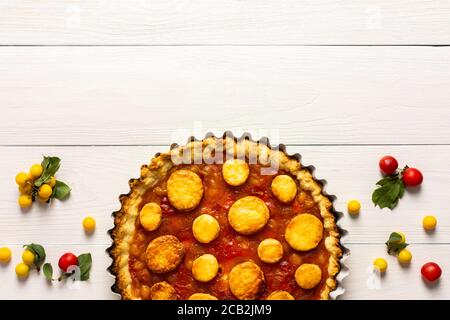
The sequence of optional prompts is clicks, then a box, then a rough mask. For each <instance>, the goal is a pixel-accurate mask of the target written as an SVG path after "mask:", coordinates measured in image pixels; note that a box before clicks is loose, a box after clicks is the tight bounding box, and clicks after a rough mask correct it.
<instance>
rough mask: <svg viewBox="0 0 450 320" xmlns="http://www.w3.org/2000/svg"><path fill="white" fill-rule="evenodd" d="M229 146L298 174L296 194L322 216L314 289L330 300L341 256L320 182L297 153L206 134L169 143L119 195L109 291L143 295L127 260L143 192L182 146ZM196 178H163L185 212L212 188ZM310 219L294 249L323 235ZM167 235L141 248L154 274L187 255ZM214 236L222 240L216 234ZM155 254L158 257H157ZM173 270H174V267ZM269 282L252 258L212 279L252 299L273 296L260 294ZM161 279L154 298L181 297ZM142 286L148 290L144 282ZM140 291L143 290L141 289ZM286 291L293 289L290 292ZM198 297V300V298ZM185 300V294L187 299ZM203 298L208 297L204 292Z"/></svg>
mask: <svg viewBox="0 0 450 320" xmlns="http://www.w3.org/2000/svg"><path fill="white" fill-rule="evenodd" d="M230 145H231V146H233V149H232V150H234V152H235V154H237V152H238V151H239V150H240V151H241V150H244V152H245V154H246V156H247V155H249V154H250V153H251V152H256V154H258V155H262V154H264V155H269V156H270V157H273V158H276V159H278V160H279V169H280V170H282V171H283V172H285V173H287V174H289V175H290V176H292V177H295V178H296V182H297V183H298V187H299V189H298V193H297V198H298V199H300V198H301V199H303V198H305V197H306V199H308V194H309V197H310V198H311V199H310V200H311V201H310V203H309V204H310V205H311V206H312V205H314V206H316V207H317V212H318V215H319V216H320V218H321V221H320V220H319V219H317V218H316V219H317V220H319V222H320V223H321V224H322V225H323V239H322V240H323V245H321V246H322V247H323V250H324V252H326V255H323V256H326V257H327V261H325V262H323V261H322V262H323V263H324V264H323V268H324V272H325V278H324V280H322V282H321V283H320V285H319V288H320V291H318V295H317V297H318V298H320V299H329V297H330V292H331V291H333V290H334V289H336V287H337V282H336V275H337V274H338V272H339V270H340V263H339V259H340V258H341V256H342V249H341V246H340V243H339V238H340V235H339V229H338V228H337V226H336V223H335V217H334V215H333V213H332V203H331V201H330V200H329V198H328V197H327V196H326V195H324V194H323V192H322V185H321V184H320V183H319V182H318V181H316V180H315V179H314V178H313V176H312V174H311V172H310V170H309V169H308V168H304V167H302V165H301V163H300V161H299V160H298V158H297V157H293V156H288V155H287V154H286V153H285V152H284V151H282V150H273V149H271V148H270V147H269V146H267V145H266V144H264V143H258V142H255V141H252V140H250V139H248V138H244V139H240V140H237V139H235V138H232V137H226V136H224V137H223V138H216V137H207V138H205V139H204V140H201V141H191V142H189V143H188V144H187V145H186V146H183V147H173V148H172V149H171V150H170V151H169V152H168V153H163V154H157V155H156V156H155V157H154V158H153V159H152V160H151V163H150V164H149V165H144V166H142V167H141V176H140V178H139V179H132V180H130V183H129V185H130V192H129V193H128V194H126V195H121V196H120V202H121V204H122V207H121V209H120V210H119V211H118V212H115V213H114V219H115V227H114V228H113V229H112V230H111V231H110V234H111V237H112V239H113V245H112V246H111V248H109V249H108V251H109V253H110V255H111V257H112V258H113V263H112V265H111V267H110V271H111V272H112V273H113V274H114V275H115V276H116V282H115V284H114V285H113V287H112V290H113V291H114V292H117V293H119V294H120V295H121V297H122V299H142V298H143V296H142V294H140V293H139V291H136V288H134V287H133V274H132V272H131V270H130V265H129V260H130V259H131V255H132V254H133V250H136V249H135V248H134V247H133V241H134V236H135V234H136V233H137V227H136V221H138V220H139V212H140V208H141V203H142V201H143V199H144V196H145V194H146V193H147V192H148V191H149V190H152V189H153V188H155V187H157V184H158V183H159V182H161V181H162V180H163V179H167V176H168V175H169V174H170V172H171V170H173V168H175V167H176V166H177V165H178V164H176V163H174V161H173V159H179V158H180V157H183V156H185V152H186V150H195V149H198V148H199V149H201V150H205V151H206V150H208V149H212V148H216V147H217V146H227V147H228V146H230ZM227 150H228V149H227ZM213 156H214V155H213V153H210V154H209V157H213ZM203 157H204V158H205V157H206V158H207V157H208V152H204V153H203ZM180 171H181V170H177V171H174V172H180ZM189 172H190V171H189ZM172 175H173V174H172ZM195 176H196V175H195V174H194V175H192V174H191V173H186V172H182V174H180V175H177V176H175V178H176V179H174V180H172V181H171V182H170V183H169V181H168V182H167V191H168V193H169V200H170V204H171V205H172V206H174V207H175V208H176V209H178V210H180V211H185V214H189V212H188V211H191V210H194V209H195V208H196V207H197V206H198V207H199V208H200V207H201V201H202V196H204V193H205V194H206V195H207V193H208V192H213V191H214V190H209V191H208V190H206V189H204V188H203V186H202V184H201V179H200V178H199V177H198V176H196V177H195ZM186 177H188V179H186ZM197 178H198V179H197ZM169 180H170V178H169ZM199 180H200V184H199ZM154 192H155V193H157V192H158V191H157V190H156V189H155V190H154ZM306 193H307V194H306ZM295 201H296V200H294V203H295ZM306 203H307V202H306ZM302 215H305V213H302V214H300V215H298V216H302ZM264 216H267V214H265V213H264ZM269 217H270V215H269ZM296 218H297V216H296V217H294V218H292V219H293V220H294V224H293V225H292V226H291V227H293V228H294V229H295V228H297V229H298V228H299V227H298V226H296V225H295V219H296ZM310 220H311V219H310ZM311 221H313V220H311ZM311 221H309V222H311ZM266 223H267V226H266V227H265V228H266V229H267V228H271V227H272V226H271V219H270V220H269V221H268V222H266ZM291 223H292V221H291ZM311 223H312V225H313V230H316V231H312V233H311V232H310V231H307V232H304V233H303V236H302V237H300V238H301V239H300V242H299V241H298V239H297V238H296V237H292V238H293V239H294V240H292V241H291V242H292V243H295V245H294V247H296V249H298V250H310V249H314V245H317V243H318V242H321V243H322V240H321V239H319V240H318V235H317V234H318V232H317V227H318V225H317V223H315V222H311ZM258 227H259V225H258ZM300 230H302V227H300ZM190 231H191V230H190ZM303 231H304V230H303ZM191 232H192V231H191ZM221 232H222V231H221ZM308 235H311V238H309V236H308ZM167 236H169V238H163V239H162V240H163V241H161V239H159V246H153V247H150V244H149V247H150V249H149V248H147V250H145V253H146V259H147V260H146V262H147V266H148V267H149V269H150V272H155V273H156V274H157V273H158V272H168V270H169V271H172V270H175V269H176V268H177V266H178V265H180V264H181V265H183V263H182V260H183V258H184V254H185V252H184V250H183V249H182V248H181V247H180V246H179V244H178V243H177V240H175V239H173V238H176V237H175V236H173V235H172V237H170V236H171V235H167ZM252 236H253V235H252ZM275 236H276V237H278V240H280V239H282V238H283V236H284V235H283V234H282V235H280V234H278V235H274V237H275ZM163 237H165V236H163ZM240 237H245V235H241V236H239V235H238V234H237V235H236V239H240ZM160 238H161V237H160ZM321 238H322V235H321ZM157 239H158V238H157ZM218 239H220V234H219V236H218ZM295 239H296V240H295ZM154 241H155V239H154V240H152V242H154ZM214 241H218V240H214ZM308 248H309V249H308ZM301 254H302V252H301V251H299V253H298V255H297V257H298V259H297V260H298V261H302V259H303V258H302V256H301ZM176 255H178V258H176ZM155 256H157V257H159V258H160V259H155ZM291 256H292V257H293V258H292V259H294V257H295V256H296V254H292V255H291ZM321 256H322V255H321ZM256 257H257V255H256ZM318 259H320V257H318ZM219 262H220V261H219ZM261 263H262V262H261ZM139 266H140V265H139ZM238 269H242V270H240V271H241V272H238V271H239V270H238ZM235 270H238V271H235ZM233 271H235V272H233ZM244 271H245V272H244ZM173 272H176V270H175V271H173ZM148 274H149V271H148V270H146V271H145V275H148ZM242 274H247V278H248V277H251V278H253V280H252V282H251V283H250V282H248V281H246V279H242V277H241V275H242ZM268 280H270V279H265V277H264V273H263V272H262V271H261V269H260V267H258V264H256V263H254V262H252V261H247V262H243V263H240V264H237V265H235V266H234V267H233V268H232V270H231V272H230V273H229V274H228V275H226V274H219V275H217V277H216V280H214V281H217V282H218V283H223V282H226V281H228V285H229V289H230V290H231V292H232V293H233V295H234V296H235V297H237V298H240V299H254V298H267V297H268V296H270V294H271V293H272V294H274V292H275V291H277V290H274V291H273V292H268V293H267V296H265V297H261V296H260V295H261V292H262V291H263V290H264V287H265V285H266V286H267V285H268V284H267V283H266V284H265V282H267V281H268ZM293 281H295V280H293ZM163 283H164V284H162V285H161V284H160V285H159V286H157V287H154V286H155V285H153V287H152V288H154V290H152V291H155V292H154V293H153V295H154V296H155V298H156V296H159V297H161V296H164V294H165V295H166V296H167V299H169V298H170V299H173V298H176V296H178V297H179V294H178V295H177V294H176V292H175V293H174V291H172V290H170V288H173V287H172V285H173V284H172V285H171V284H169V283H167V282H165V281H163ZM142 286H143V287H145V288H148V287H147V286H146V285H142ZM144 291H148V290H144ZM140 292H141V293H142V289H141V291H140ZM195 294H208V293H202V292H198V293H195V292H193V293H192V294H191V296H192V295H194V297H193V298H195V297H196V296H195ZM288 294H291V293H289V292H288ZM199 297H200V298H201V297H202V296H199ZM187 298H188V297H186V298H185V299H187ZM204 298H206V296H205V297H204Z"/></svg>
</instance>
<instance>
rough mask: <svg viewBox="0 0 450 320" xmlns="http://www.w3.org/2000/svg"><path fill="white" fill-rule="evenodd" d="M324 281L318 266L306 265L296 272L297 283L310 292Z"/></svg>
mask: <svg viewBox="0 0 450 320" xmlns="http://www.w3.org/2000/svg"><path fill="white" fill-rule="evenodd" d="M321 279H322V270H320V267H319V266H318V265H316V264H312V263H305V264H302V265H301V266H300V267H298V268H297V270H296V271H295V281H296V282H297V284H298V285H299V286H300V288H302V289H305V290H308V289H312V288H314V287H316V286H317V285H318V284H319V283H320V280H321Z"/></svg>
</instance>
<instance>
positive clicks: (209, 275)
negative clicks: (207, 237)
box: [192, 254, 219, 282]
mask: <svg viewBox="0 0 450 320" xmlns="http://www.w3.org/2000/svg"><path fill="white" fill-rule="evenodd" d="M218 271H219V263H218V262H217V259H216V257H214V256H213V255H212V254H204V255H201V256H200V257H198V258H197V259H195V260H194V262H193V263H192V275H193V276H194V278H195V280H197V281H200V282H208V281H211V280H212V279H213V278H214V277H215V276H216V275H217V272H218Z"/></svg>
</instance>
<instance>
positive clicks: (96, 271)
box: [0, 244, 450, 300]
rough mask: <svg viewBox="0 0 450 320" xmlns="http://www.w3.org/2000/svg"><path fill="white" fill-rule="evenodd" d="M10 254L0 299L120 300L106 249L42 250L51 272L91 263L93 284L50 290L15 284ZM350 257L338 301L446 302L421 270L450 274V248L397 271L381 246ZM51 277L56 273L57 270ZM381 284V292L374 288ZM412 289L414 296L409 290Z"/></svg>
mask: <svg viewBox="0 0 450 320" xmlns="http://www.w3.org/2000/svg"><path fill="white" fill-rule="evenodd" d="M9 247H10V249H11V250H12V252H13V260H12V261H11V262H10V264H9V265H6V266H1V267H0V277H1V279H2V290H0V299H2V300H7V299H58V300H59V299H118V297H117V296H116V295H115V294H113V293H112V292H111V291H110V287H111V285H112V284H113V282H114V280H113V277H112V276H111V275H110V274H109V273H108V272H107V271H106V268H107V267H108V266H109V265H110V263H111V259H110V258H109V257H108V256H107V255H106V253H105V248H106V247H105V246H104V245H93V244H85V245H74V244H64V245H45V249H46V251H47V261H48V262H50V263H52V264H53V266H54V267H55V266H56V265H57V261H58V259H59V257H60V256H61V255H62V254H63V253H65V252H67V251H72V252H74V253H75V254H80V253H86V252H90V253H91V254H92V258H93V265H92V271H91V278H90V280H89V281H87V282H82V283H78V284H79V286H78V287H77V286H71V285H68V283H64V282H61V283H59V282H57V281H56V282H54V283H53V284H52V285H48V284H47V282H46V280H45V278H44V276H43V275H38V274H37V273H36V271H32V272H31V274H30V276H29V278H28V279H27V280H25V281H19V280H17V278H16V276H15V274H14V266H15V265H16V264H17V263H19V262H20V261H21V254H22V250H23V248H22V247H21V246H19V245H11V246H9ZM348 247H349V249H350V250H351V251H350V252H351V254H350V256H349V257H348V258H347V260H346V262H345V264H346V266H347V267H348V268H349V269H350V273H349V275H348V277H346V278H345V280H344V283H343V285H344V288H345V290H346V292H345V293H344V295H343V296H341V297H340V299H445V298H446V297H448V296H449V295H450V289H449V287H448V286H446V285H444V283H443V282H442V280H443V279H442V280H441V281H440V283H438V284H437V285H435V286H427V285H426V284H425V283H424V282H423V281H422V279H421V276H420V268H421V266H422V265H423V264H424V263H426V262H428V261H435V262H437V263H439V264H440V266H441V268H442V269H443V270H444V272H445V270H448V269H449V268H450V246H449V245H413V246H411V248H410V250H411V251H412V252H413V260H412V264H411V265H410V267H407V268H405V267H401V266H400V265H399V264H398V262H397V261H396V258H395V257H392V256H388V255H387V254H386V252H385V248H384V247H383V246H382V245H349V246H348ZM377 257H384V258H386V259H387V260H388V263H389V267H388V270H387V272H386V275H385V276H384V277H382V278H381V281H379V282H377V281H376V279H377V278H376V277H375V281H371V282H370V283H371V285H369V286H368V285H367V282H368V281H369V278H370V279H373V275H371V274H370V273H369V270H370V269H371V265H372V261H373V260H374V259H375V258H377ZM55 274H57V271H56V270H55ZM377 284H379V285H380V286H377ZM411 288H414V290H411Z"/></svg>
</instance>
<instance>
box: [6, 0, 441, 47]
mask: <svg viewBox="0 0 450 320" xmlns="http://www.w3.org/2000/svg"><path fill="white" fill-rule="evenodd" d="M449 14H450V3H449V2H448V1H445V0H439V1H420V0H409V1H407V0H403V1H388V0H382V1H377V2H376V3H374V2H373V1H370V0H363V1H361V0H347V1H338V0H331V1H330V0H317V1H305V0H303V1H297V0H287V1H282V2H280V1H274V0H263V1H253V2H249V1H240V0H231V1H230V0H222V1H213V2H212V1H208V0H197V1H190V0H175V1H170V2H167V1H163V0H151V1H142V0H128V1H122V0H109V1H89V0H82V1H74V0H66V1H60V0H42V1H39V2H36V1H32V0H9V1H2V3H1V4H0V44H6V45H10V44H44V45H55V44H56V45H60V44H152V45H153V44H239V45H240V44H371V45H372V44H449V43H450V38H449V37H450V36H449V34H450V20H449V19H448V16H449Z"/></svg>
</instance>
